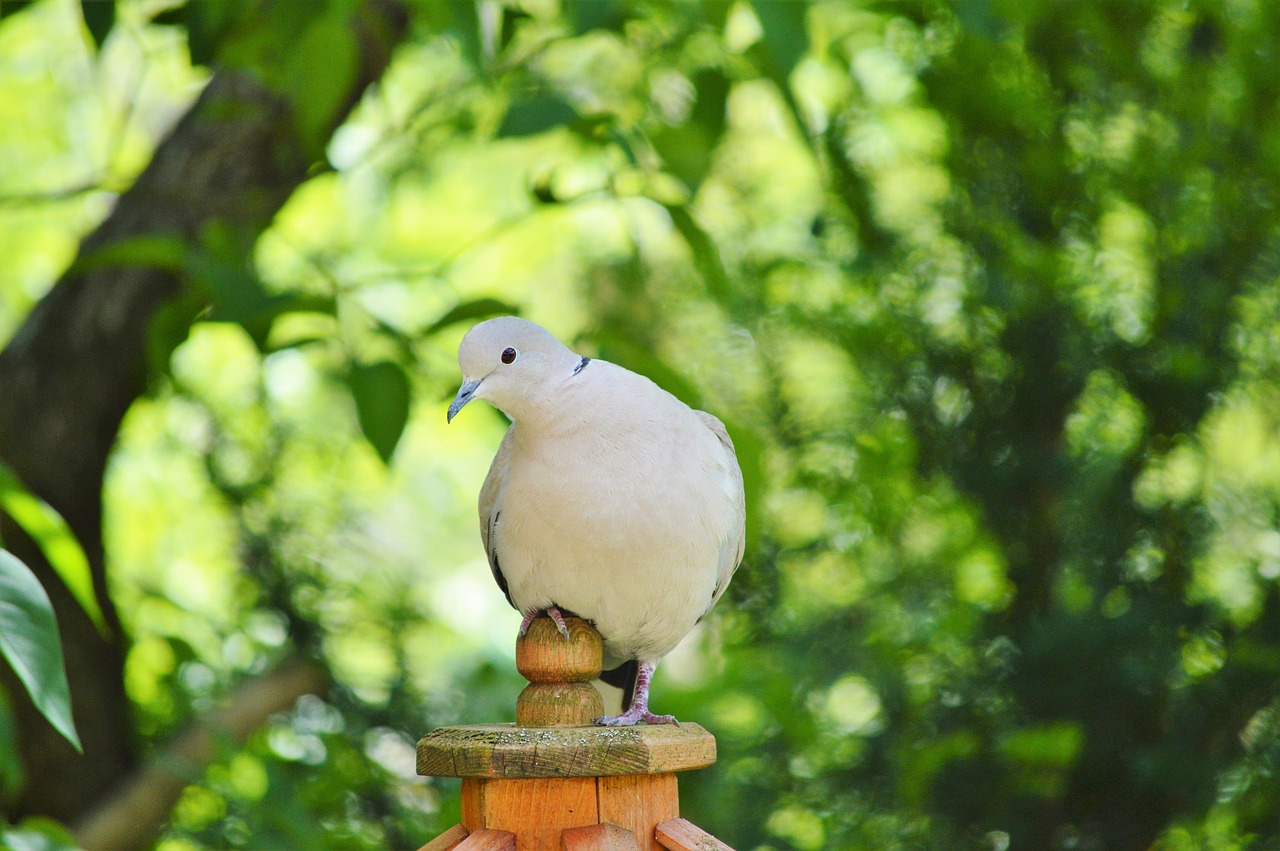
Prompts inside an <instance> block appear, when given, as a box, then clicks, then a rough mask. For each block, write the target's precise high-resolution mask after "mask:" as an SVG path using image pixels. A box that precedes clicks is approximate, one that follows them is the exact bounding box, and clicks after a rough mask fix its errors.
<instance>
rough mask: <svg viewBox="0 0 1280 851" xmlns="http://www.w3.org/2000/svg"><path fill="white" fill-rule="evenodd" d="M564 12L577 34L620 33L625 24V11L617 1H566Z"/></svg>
mask: <svg viewBox="0 0 1280 851" xmlns="http://www.w3.org/2000/svg"><path fill="white" fill-rule="evenodd" d="M565 11H567V12H568V13H569V17H570V19H571V20H572V21H573V29H574V31H575V32H578V33H584V32H587V31H589V30H612V31H614V32H622V28H623V27H624V26H626V23H627V14H626V11H627V10H626V9H625V8H624V6H623V4H622V3H620V2H618V0H566V2H565Z"/></svg>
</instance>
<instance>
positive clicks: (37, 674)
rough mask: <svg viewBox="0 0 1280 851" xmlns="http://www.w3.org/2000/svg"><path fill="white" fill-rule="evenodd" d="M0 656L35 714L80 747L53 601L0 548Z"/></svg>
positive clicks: (32, 578) (33, 578) (33, 575)
mask: <svg viewBox="0 0 1280 851" xmlns="http://www.w3.org/2000/svg"><path fill="white" fill-rule="evenodd" d="M0 654H3V655H4V658H5V659H6V660H7V661H8V662H9V665H10V666H12V668H13V671H14V673H15V674H17V675H18V679H19V680H20V681H21V682H22V685H23V686H24V687H25V688H26V690H27V694H29V695H30V696H31V702H32V703H34V704H35V706H36V709H38V710H39V711H40V714H41V715H43V716H44V717H45V718H46V719H47V720H48V721H49V723H50V724H52V725H53V727H54V729H55V730H57V731H58V732H59V733H61V734H62V736H63V738H65V739H66V740H67V741H68V742H70V743H71V744H72V745H74V746H75V748H76V750H81V746H80V737H79V736H78V735H77V734H76V725H75V722H74V721H73V720H72V718H71V691H70V688H69V687H68V686H67V673H66V670H65V669H64V668H63V663H62V639H61V638H60V637H59V636H58V624H57V622H56V621H55V620H54V617H53V604H52V603H50V602H49V596H48V595H47V594H45V592H44V588H43V587H41V585H40V580H38V579H36V577H35V574H33V573H32V572H31V570H30V568H28V567H27V566H26V565H25V564H23V563H22V562H21V561H19V560H18V558H17V557H16V556H15V555H13V553H11V552H9V551H8V550H0Z"/></svg>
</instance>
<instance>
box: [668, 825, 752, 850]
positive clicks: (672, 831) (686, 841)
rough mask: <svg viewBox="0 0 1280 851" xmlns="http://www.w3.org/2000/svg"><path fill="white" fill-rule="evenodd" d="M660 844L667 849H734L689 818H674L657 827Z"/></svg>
mask: <svg viewBox="0 0 1280 851" xmlns="http://www.w3.org/2000/svg"><path fill="white" fill-rule="evenodd" d="M656 833H657V837H658V845H659V846H661V847H662V848H665V849H667V851H733V849H732V848H730V847H729V846H728V845H725V844H724V843H723V842H721V841H720V840H719V839H716V838H715V837H714V836H712V835H711V834H709V833H707V832H706V831H705V830H703V829H702V828H700V827H698V826H697V825H696V824H694V823H693V822H691V821H689V820H688V819H682V818H673V819H671V820H669V821H664V822H662V823H661V824H659V825H658V828H657V831H656Z"/></svg>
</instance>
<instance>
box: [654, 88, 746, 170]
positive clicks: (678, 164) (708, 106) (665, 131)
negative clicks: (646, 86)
mask: <svg viewBox="0 0 1280 851" xmlns="http://www.w3.org/2000/svg"><path fill="white" fill-rule="evenodd" d="M692 82H693V85H694V91H696V92H697V94H698V100H697V102H696V103H695V104H694V108H693V112H692V113H691V114H690V116H689V120H688V121H686V122H685V123H684V124H681V125H679V126H674V127H670V126H668V127H663V128H662V129H661V130H659V131H658V132H656V133H654V134H653V136H652V137H651V141H652V142H653V147H654V149H655V150H656V151H657V152H658V154H659V155H660V156H661V157H662V160H663V163H665V165H666V167H667V170H668V171H669V172H671V173H672V174H674V175H675V176H676V177H678V178H680V179H681V180H682V181H684V183H685V185H686V186H688V187H689V189H690V190H696V189H697V188H698V186H699V185H700V184H701V183H702V181H703V179H704V178H706V176H707V172H708V171H709V170H710V169H711V161H712V154H714V153H715V148H716V145H718V144H719V142H720V136H721V135H722V134H723V133H724V126H725V106H726V103H727V101H728V98H729V79H728V78H727V77H726V76H725V75H724V74H723V73H721V72H720V71H717V70H715V69H710V68H708V69H703V70H702V71H700V72H699V73H698V74H696V75H695V76H694V78H693V81H692Z"/></svg>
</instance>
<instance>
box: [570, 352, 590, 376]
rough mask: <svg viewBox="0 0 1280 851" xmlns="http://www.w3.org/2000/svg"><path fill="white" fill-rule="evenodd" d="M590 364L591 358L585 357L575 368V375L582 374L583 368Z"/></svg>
mask: <svg viewBox="0 0 1280 851" xmlns="http://www.w3.org/2000/svg"><path fill="white" fill-rule="evenodd" d="M589 363H591V358H589V357H587V356H586V355H583V357H582V360H580V361H578V365H577V366H575V367H574V368H573V374H574V375H577V374H578V373H579V372H582V368H583V367H584V366H586V365H587V364H589Z"/></svg>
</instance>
